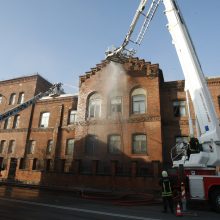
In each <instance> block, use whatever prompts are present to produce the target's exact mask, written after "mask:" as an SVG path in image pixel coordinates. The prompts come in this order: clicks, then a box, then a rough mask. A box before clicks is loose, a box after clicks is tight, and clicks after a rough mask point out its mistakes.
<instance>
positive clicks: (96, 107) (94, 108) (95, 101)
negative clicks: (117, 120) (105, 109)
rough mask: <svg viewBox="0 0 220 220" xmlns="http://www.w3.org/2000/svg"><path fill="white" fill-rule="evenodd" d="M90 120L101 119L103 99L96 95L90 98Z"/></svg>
mask: <svg viewBox="0 0 220 220" xmlns="http://www.w3.org/2000/svg"><path fill="white" fill-rule="evenodd" d="M88 111H89V112H88V113H89V114H88V117H89V118H99V117H100V116H101V97H100V95H99V94H97V93H95V94H93V95H92V96H90V98H89V109H88Z"/></svg>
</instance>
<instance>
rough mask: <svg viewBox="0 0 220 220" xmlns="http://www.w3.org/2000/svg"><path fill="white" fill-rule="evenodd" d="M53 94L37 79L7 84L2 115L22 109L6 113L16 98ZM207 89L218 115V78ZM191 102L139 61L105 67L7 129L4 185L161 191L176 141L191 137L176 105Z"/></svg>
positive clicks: (1, 153) (1, 136) (0, 91)
mask: <svg viewBox="0 0 220 220" xmlns="http://www.w3.org/2000/svg"><path fill="white" fill-rule="evenodd" d="M50 86H51V83H49V82H48V81H46V80H45V79H43V78H42V77H41V76H39V75H33V76H28V77H21V78H16V79H12V80H6V81H1V82H0V95H1V97H2V98H1V104H0V111H1V112H4V111H5V110H7V109H9V108H10V107H14V106H15V104H16V103H17V101H16V103H15V104H14V105H13V106H10V105H8V103H9V99H10V96H11V94H12V93H15V95H16V98H15V100H18V95H19V93H24V99H25V101H26V100H28V99H30V98H32V97H33V96H34V95H36V94H37V93H38V92H40V91H45V90H47V89H48V88H49V87H50ZM208 86H209V88H210V91H211V94H212V96H213V100H214V104H215V106H216V110H217V113H218V114H220V110H219V109H220V108H219V104H220V99H219V97H220V78H213V79H209V80H208ZM185 99H186V98H185V92H184V81H174V82H164V80H163V74H162V71H161V70H160V69H159V65H158V64H151V63H149V62H146V61H144V60H139V59H137V58H136V59H131V60H129V61H128V62H127V63H125V64H123V67H122V66H121V65H118V64H112V63H108V62H107V61H103V62H102V63H101V64H98V65H97V66H96V67H95V68H92V69H91V71H90V72H87V73H86V74H85V75H83V76H81V77H80V89H79V95H78V96H74V95H68V94H63V95H61V96H59V97H56V98H51V97H45V98H42V99H41V100H40V101H37V103H36V104H35V105H32V106H30V107H29V108H27V109H25V110H23V111H22V112H20V113H19V115H20V120H19V126H18V127H16V128H13V123H14V121H15V117H14V116H13V117H12V119H11V123H10V125H9V126H8V127H7V128H6V127H5V122H4V121H3V122H1V125H0V126H1V129H0V144H2V143H3V142H4V149H3V147H2V146H1V147H0V159H1V161H2V172H1V173H2V178H3V179H13V180H16V181H20V182H25V183H34V184H42V185H54V186H62V187H76V186H77V187H79V186H84V187H96V188H108V189H129V190H131V189H136V190H139V191H143V190H145V189H146V186H149V189H155V188H157V184H155V183H157V181H158V179H157V178H158V174H159V171H160V169H161V166H162V165H161V164H162V163H164V164H166V163H168V164H169V163H170V155H169V152H170V148H171V147H172V146H174V144H175V141H176V140H175V139H176V137H181V136H187V135H188V133H189V128H188V117H187V109H185V114H183V115H176V116H175V115H174V106H173V103H174V102H175V101H179V100H180V101H184V100H185ZM190 105H191V106H190V108H191V112H193V109H192V104H190ZM75 113H76V114H77V119H76V118H75V115H74V114H75ZM71 114H73V115H72V116H71ZM71 117H73V118H72V119H73V121H71V120H72V119H71ZM75 119H76V120H75ZM2 141H3V142H2ZM11 141H15V143H14V149H13V150H12V152H11V150H9V148H13V146H9V145H10V144H11V145H13V143H11ZM1 148H2V150H1ZM152 185H154V187H152Z"/></svg>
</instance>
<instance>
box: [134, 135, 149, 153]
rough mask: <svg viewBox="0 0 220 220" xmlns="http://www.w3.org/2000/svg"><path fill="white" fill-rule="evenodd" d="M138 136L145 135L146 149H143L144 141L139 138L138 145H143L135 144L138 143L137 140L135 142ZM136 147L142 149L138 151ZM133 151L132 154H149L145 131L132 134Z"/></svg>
mask: <svg viewBox="0 0 220 220" xmlns="http://www.w3.org/2000/svg"><path fill="white" fill-rule="evenodd" d="M138 136H144V137H145V150H144V151H143V150H142V148H143V146H142V143H140V140H139V142H138V145H141V146H135V144H136V142H135V138H137V137H138ZM142 141H143V140H141V142H142ZM135 148H140V149H141V150H139V151H136V150H135ZM131 153H132V154H135V155H137V154H138V155H141V154H142V155H143V154H144V155H146V154H148V152H147V135H146V134H145V133H134V134H132V149H131Z"/></svg>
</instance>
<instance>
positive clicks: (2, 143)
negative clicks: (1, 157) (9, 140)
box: [0, 140, 6, 154]
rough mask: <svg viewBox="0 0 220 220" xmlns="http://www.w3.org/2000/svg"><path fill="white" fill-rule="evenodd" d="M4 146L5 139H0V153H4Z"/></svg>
mask: <svg viewBox="0 0 220 220" xmlns="http://www.w3.org/2000/svg"><path fill="white" fill-rule="evenodd" d="M5 146H6V140H1V142H0V154H2V153H4V150H5Z"/></svg>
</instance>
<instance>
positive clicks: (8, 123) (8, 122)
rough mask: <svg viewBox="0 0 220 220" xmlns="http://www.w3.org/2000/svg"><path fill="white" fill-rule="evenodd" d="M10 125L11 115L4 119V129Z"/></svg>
mask: <svg viewBox="0 0 220 220" xmlns="http://www.w3.org/2000/svg"><path fill="white" fill-rule="evenodd" d="M10 126H11V117H10V118H7V119H6V120H5V124H4V129H9V128H10Z"/></svg>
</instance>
